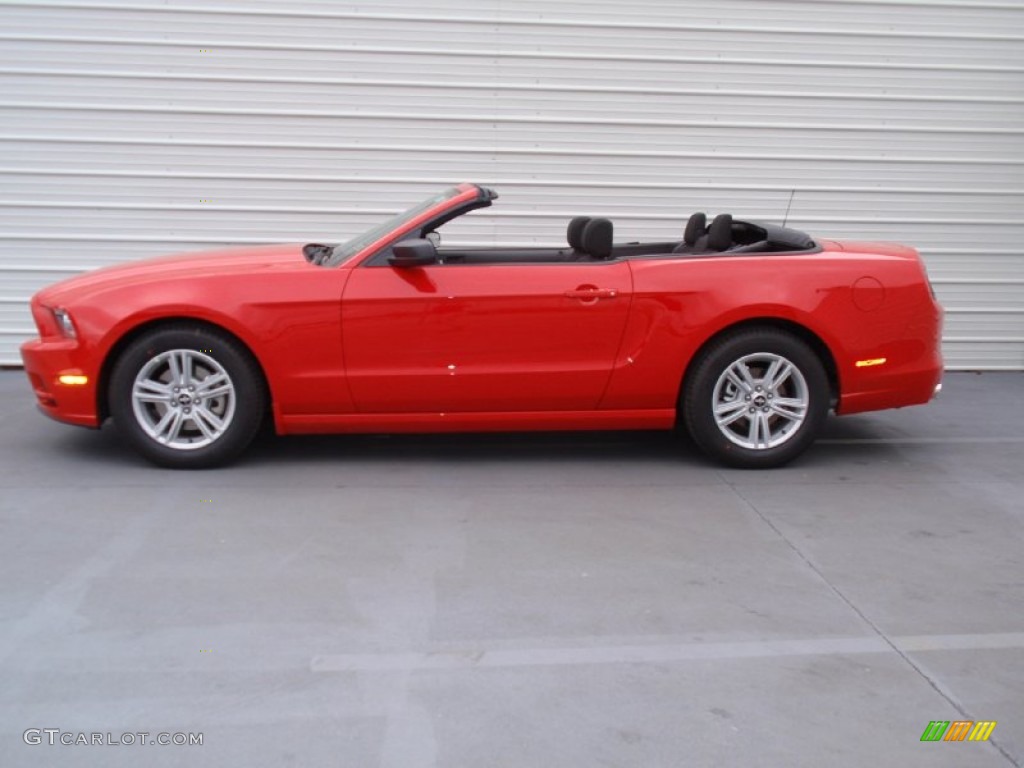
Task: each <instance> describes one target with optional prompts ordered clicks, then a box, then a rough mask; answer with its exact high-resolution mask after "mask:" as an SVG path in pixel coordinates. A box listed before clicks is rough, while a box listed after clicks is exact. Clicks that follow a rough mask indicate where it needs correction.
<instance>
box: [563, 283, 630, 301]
mask: <svg viewBox="0 0 1024 768" xmlns="http://www.w3.org/2000/svg"><path fill="white" fill-rule="evenodd" d="M618 294H619V292H618V291H616V290H615V289H614V288H589V287H583V286H581V287H579V288H577V289H576V290H574V291H566V292H565V297H566V298H568V299H582V300H583V301H596V300H597V299H614V298H615V297H616V296H618Z"/></svg>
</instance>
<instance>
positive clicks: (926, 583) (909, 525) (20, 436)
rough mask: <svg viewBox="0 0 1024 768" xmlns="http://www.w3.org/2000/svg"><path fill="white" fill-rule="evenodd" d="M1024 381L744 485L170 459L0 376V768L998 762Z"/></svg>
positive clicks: (453, 440)
mask: <svg viewBox="0 0 1024 768" xmlns="http://www.w3.org/2000/svg"><path fill="white" fill-rule="evenodd" d="M1022 396H1024V375H1021V374H985V375H974V374H950V375H949V376H948V378H947V380H946V389H945V392H944V393H943V396H942V397H941V398H940V399H939V400H938V401H937V402H935V403H933V404H932V405H929V406H926V407H923V408H912V409H907V410H904V411H894V412H888V413H881V414H873V415H864V416H853V417H848V418H844V419H832V420H831V421H830V423H829V426H828V433H827V435H826V436H825V439H823V440H822V441H821V442H820V443H819V444H818V445H816V446H815V447H814V448H813V449H812V450H811V451H810V452H809V453H808V454H807V455H806V456H805V457H804V458H802V459H801V460H799V461H798V462H796V463H795V464H793V465H792V466H790V467H788V468H786V469H783V470H773V471H766V472H749V471H748V472H744V471H733V470H724V469H721V468H719V467H717V466H714V465H710V464H708V463H707V462H706V461H705V460H704V459H702V458H700V457H699V456H698V455H697V454H696V453H695V452H694V451H693V449H692V448H690V447H689V446H688V445H687V444H685V443H680V442H678V441H676V440H675V439H673V438H671V437H670V436H666V435H662V434H601V435H579V434H575V435H554V436H515V437H507V436H464V437H390V438H389V437H337V438H335V437H329V438H289V439H271V438H267V439H263V440H261V442H260V443H259V444H258V445H256V446H255V449H254V450H253V451H251V452H250V453H249V454H248V455H247V457H246V458H245V459H244V460H243V461H242V462H241V463H240V464H238V465H236V466H234V467H230V468H226V469H222V470H217V471H208V472H191V473H188V472H172V471H166V470H159V469H155V468H153V467H150V466H148V465H146V464H144V463H143V462H141V461H140V460H139V459H138V458H136V457H135V456H134V455H133V454H131V453H130V452H128V451H127V450H126V449H125V448H124V447H123V446H122V445H121V444H120V443H119V441H118V439H117V432H116V429H114V428H112V427H110V426H108V427H106V428H105V429H103V430H102V431H100V432H90V431H87V430H80V429H75V428H73V427H65V426H62V425H58V424H56V423H53V422H50V421H49V420H47V419H45V418H44V417H43V416H41V415H39V414H38V413H36V411H35V409H34V406H33V403H32V395H31V392H30V390H29V386H28V383H27V381H24V380H23V374H21V372H18V371H8V372H3V373H0V473H2V474H0V497H2V501H0V595H2V600H0V680H2V687H0V766H4V767H5V768H14V767H16V766H32V768H35V767H36V766H49V765H53V766H129V765H130V766H137V765H145V766H152V767H154V768H160V767H161V766H171V765H188V766H190V767H191V766H246V768H257V767H259V766H267V767H268V768H270V767H273V768H279V767H280V766H302V768H317V767H319V766H356V767H361V766H385V767H387V768H391V767H394V768H419V767H420V766H445V767H447V766H465V768H484V767H488V766H510V767H513V768H535V767H536V768H540V767H542V766H543V767H544V768H547V767H548V766H551V767H553V768H570V767H575V766H580V767H581V768H583V767H586V768H591V767H592V766H640V767H641V768H653V767H654V766H682V765H687V766H716V767H718V766H734V765H735V766H786V767H789V766H814V768H820V767H821V766H829V768H835V767H836V766H857V768H862V767H863V766H872V768H876V767H877V766H899V767H900V768H906V767H907V766H928V767H929V768H937V767H939V766H956V767H957V768H960V767H961V766H1010V765H1015V766H1021V765H1022V763H1024V407H1022V403H1024V397H1022ZM931 720H950V721H953V720H995V721H997V722H998V725H997V727H996V728H995V731H994V732H993V734H992V738H991V740H990V741H989V742H988V743H967V742H965V743H945V742H939V743H922V742H921V741H920V738H921V735H922V732H923V731H924V729H925V727H926V726H927V724H928V722H929V721H931ZM29 728H38V729H45V728H50V729H55V728H56V729H60V730H61V732H64V733H69V734H71V737H70V738H74V737H76V736H77V734H78V733H79V732H84V733H86V734H91V733H93V732H96V733H100V734H103V738H106V734H110V735H111V736H110V738H111V739H113V740H122V736H121V735H122V734H124V733H135V732H140V731H141V732H149V733H150V734H151V736H150V737H149V738H150V739H152V738H155V735H156V734H157V733H159V732H168V733H175V732H194V733H196V732H201V733H202V734H203V745H202V746H138V745H132V746H125V745H122V746H100V745H94V746H84V745H80V746H62V745H60V744H57V745H54V746H49V745H47V744H46V743H45V739H46V738H47V737H46V735H45V734H43V735H42V738H43V739H44V743H43V744H41V745H27V744H25V743H24V740H23V734H24V731H25V730H26V729H29ZM58 738H59V737H58ZM87 738H88V736H87Z"/></svg>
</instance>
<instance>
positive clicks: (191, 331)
mask: <svg viewBox="0 0 1024 768" xmlns="http://www.w3.org/2000/svg"><path fill="white" fill-rule="evenodd" d="M109 405H110V413H111V415H112V416H113V417H114V422H115V423H116V424H117V426H118V428H119V429H120V430H121V432H122V433H123V434H124V435H125V437H126V439H127V440H128V442H129V443H130V444H131V445H132V447H133V448H135V449H136V450H137V451H138V452H139V453H141V454H142V455H143V456H145V457H146V458H147V459H149V460H150V461H152V462H154V463H156V464H159V465H161V466H164V467H174V468H200V467H212V466H217V465H219V464H223V463H225V462H227V461H230V460H231V459H234V458H235V457H236V456H238V454H240V453H241V452H242V451H243V450H244V449H245V448H246V446H248V445H249V443H250V442H251V441H252V439H253V437H254V436H255V434H256V432H257V430H258V429H259V427H260V423H261V421H262V418H263V413H264V410H265V408H266V394H265V389H264V386H263V379H262V375H261V373H260V370H259V366H258V365H257V364H256V362H255V361H254V360H253V358H252V356H251V355H250V354H249V352H248V350H246V349H245V348H244V347H243V346H242V345H241V344H239V343H238V342H237V341H235V340H234V339H233V338H231V337H230V336H228V335H227V334H224V333H221V332H218V331H216V330H214V329H210V328H206V327H202V326H198V325H197V326H191V325H173V326H165V327H162V328H156V329H154V330H151V331H148V332H146V333H144V334H143V335H142V336H140V337H139V338H137V339H135V340H134V341H132V342H131V343H130V344H129V345H128V346H127V347H126V348H125V349H124V350H123V352H122V353H121V355H120V357H119V358H118V359H117V362H116V363H115V365H114V368H113V371H112V372H111V376H110V388H109Z"/></svg>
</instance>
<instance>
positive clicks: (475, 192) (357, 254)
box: [323, 184, 481, 267]
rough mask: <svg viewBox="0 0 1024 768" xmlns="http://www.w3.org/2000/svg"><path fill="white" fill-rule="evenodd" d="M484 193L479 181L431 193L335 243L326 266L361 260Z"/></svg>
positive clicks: (324, 264)
mask: <svg viewBox="0 0 1024 768" xmlns="http://www.w3.org/2000/svg"><path fill="white" fill-rule="evenodd" d="M480 195H481V188H480V187H478V186H477V185H475V184H459V185H458V186H455V187H449V188H448V189H446V190H444V192H441V193H440V194H436V195H431V196H430V197H428V198H427V199H426V200H423V201H421V202H419V203H417V204H416V205H414V206H412V207H411V208H409V209H408V210H406V211H403V212H402V213H399V214H397V215H395V216H392V217H391V218H390V219H387V220H386V221H383V222H381V223H380V224H378V225H377V226H375V227H372V228H370V229H369V230H367V231H365V232H363V233H362V234H359V235H356V236H355V237H353V238H351V239H349V240H347V241H346V242H344V243H341V244H340V245H337V246H335V248H334V250H333V251H332V252H331V255H330V257H329V258H328V259H326V260H325V261H324V262H323V266H325V267H337V266H339V265H341V264H349V263H352V264H355V263H359V262H360V261H362V260H364V259H365V257H366V256H367V255H372V254H374V253H376V252H378V251H379V250H380V249H382V248H385V247H387V246H388V245H390V244H391V243H393V242H395V241H397V240H399V239H401V238H402V237H404V236H406V235H408V234H409V233H410V232H411V231H413V230H415V229H417V228H419V227H420V226H422V225H423V224H425V223H426V222H429V221H431V220H432V219H435V218H437V217H439V216H441V215H444V214H445V213H447V212H448V211H450V210H452V209H453V208H457V207H460V206H462V205H464V204H465V203H466V202H469V201H472V200H476V199H478V198H479V197H480Z"/></svg>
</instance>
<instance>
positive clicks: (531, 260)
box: [438, 213, 817, 264]
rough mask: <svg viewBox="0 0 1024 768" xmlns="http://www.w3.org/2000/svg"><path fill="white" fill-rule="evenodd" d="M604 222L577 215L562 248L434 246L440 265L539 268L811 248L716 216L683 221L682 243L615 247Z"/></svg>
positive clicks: (786, 233)
mask: <svg viewBox="0 0 1024 768" xmlns="http://www.w3.org/2000/svg"><path fill="white" fill-rule="evenodd" d="M613 236H614V225H613V223H612V222H611V220H610V219H606V218H590V217H586V216H577V217H575V218H573V219H572V220H571V221H570V222H569V225H568V227H567V229H566V241H567V246H568V247H566V248H501V247H488V248H459V247H456V246H453V247H449V248H445V247H442V248H439V249H438V258H439V261H440V263H443V264H544V263H555V264H561V263H565V262H576V261H582V262H595V261H608V260H614V259H633V258H643V257H647V258H673V257H675V258H678V257H680V256H715V255H722V256H728V255H731V254H742V253H793V252H798V251H811V250H815V249H816V248H817V245H816V244H815V242H814V240H813V239H812V238H811V237H810V236H809V235H807V234H805V233H803V232H800V231H799V230H795V229H789V228H786V227H780V226H777V225H774V224H762V223H759V222H753V221H741V220H738V219H734V218H733V217H732V215H731V214H728V213H720V214H718V215H717V216H715V218H714V219H713V220H712V222H711V225H710V226H707V216H706V215H705V214H704V213H695V214H693V215H692V216H691V217H690V218H689V219H688V221H687V223H686V227H685V230H684V233H683V239H682V240H681V241H680V240H672V241H668V242H650V243H640V242H636V243H615V242H614V237H613Z"/></svg>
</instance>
